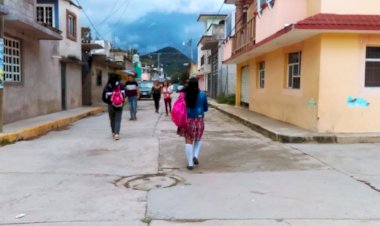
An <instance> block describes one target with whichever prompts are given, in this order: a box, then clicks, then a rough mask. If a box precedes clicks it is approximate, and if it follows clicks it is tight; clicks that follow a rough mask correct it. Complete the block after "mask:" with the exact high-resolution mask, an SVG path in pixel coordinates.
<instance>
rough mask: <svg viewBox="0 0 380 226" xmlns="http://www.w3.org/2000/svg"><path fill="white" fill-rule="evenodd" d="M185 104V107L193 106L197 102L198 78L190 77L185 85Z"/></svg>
mask: <svg viewBox="0 0 380 226" xmlns="http://www.w3.org/2000/svg"><path fill="white" fill-rule="evenodd" d="M185 92H186V97H185V100H186V106H187V108H195V104H196V103H197V99H198V94H199V92H200V91H199V85H198V79H196V78H190V80H189V83H188V85H187V87H186V91H185Z"/></svg>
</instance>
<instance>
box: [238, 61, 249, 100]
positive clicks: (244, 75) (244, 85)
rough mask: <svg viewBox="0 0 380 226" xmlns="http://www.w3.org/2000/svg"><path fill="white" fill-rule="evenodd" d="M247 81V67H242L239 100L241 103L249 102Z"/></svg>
mask: <svg viewBox="0 0 380 226" xmlns="http://www.w3.org/2000/svg"><path fill="white" fill-rule="evenodd" d="M249 83H250V74H249V67H243V68H242V73H241V97H240V101H241V102H242V103H243V104H249V99H250V97H249Z"/></svg>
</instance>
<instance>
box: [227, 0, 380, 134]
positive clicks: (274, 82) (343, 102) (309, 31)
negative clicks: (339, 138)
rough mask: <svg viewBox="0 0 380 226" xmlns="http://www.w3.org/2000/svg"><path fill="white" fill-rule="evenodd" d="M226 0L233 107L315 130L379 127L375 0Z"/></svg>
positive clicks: (379, 42)
mask: <svg viewBox="0 0 380 226" xmlns="http://www.w3.org/2000/svg"><path fill="white" fill-rule="evenodd" d="M226 3H233V4H235V5H236V18H237V19H236V21H237V23H236V34H235V36H234V37H233V54H232V56H231V58H229V59H228V60H226V61H225V62H226V63H236V64H237V65H238V67H237V68H238V69H237V87H236V90H237V95H236V98H237V99H236V103H237V105H239V106H240V105H243V106H248V107H249V109H250V110H252V111H255V112H258V113H261V114H263V115H266V116H269V117H271V118H274V119H278V120H281V121H285V122H288V123H291V124H294V125H297V126H300V127H303V128H306V129H310V130H313V131H318V132H380V120H379V119H378V116H379V115H380V15H376V13H379V12H378V11H377V9H380V1H373V0H291V1H285V0H276V1H274V0H272V1H267V0H258V1H256V0H226Z"/></svg>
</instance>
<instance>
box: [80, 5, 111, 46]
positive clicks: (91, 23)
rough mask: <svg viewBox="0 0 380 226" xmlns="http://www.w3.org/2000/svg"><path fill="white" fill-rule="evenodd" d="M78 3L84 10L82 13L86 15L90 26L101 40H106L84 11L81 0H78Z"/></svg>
mask: <svg viewBox="0 0 380 226" xmlns="http://www.w3.org/2000/svg"><path fill="white" fill-rule="evenodd" d="M76 1H77V3H78V5H79V6H80V7H81V8H82V11H83V13H84V15H85V16H86V17H87V19H88V22H89V23H90V25H91V26H92V28H93V29H94V30H95V32H96V34H97V35H98V36H99V37H100V38H101V39H103V40H105V39H104V38H103V36H102V35H101V34H100V32H99V31H98V29H96V27H95V25H94V23H93V22H92V20H91V19H90V17H89V16H88V14H87V12H86V11H85V10H84V8H83V6H82V4H81V3H80V2H79V0H76Z"/></svg>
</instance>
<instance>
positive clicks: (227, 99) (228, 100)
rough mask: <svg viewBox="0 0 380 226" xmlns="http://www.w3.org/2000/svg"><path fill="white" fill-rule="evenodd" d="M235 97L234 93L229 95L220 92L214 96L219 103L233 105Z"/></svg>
mask: <svg viewBox="0 0 380 226" xmlns="http://www.w3.org/2000/svg"><path fill="white" fill-rule="evenodd" d="M235 98H236V96H235V94H229V95H225V94H222V95H220V96H218V97H216V101H217V102H218V103H219V104H229V105H235Z"/></svg>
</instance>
